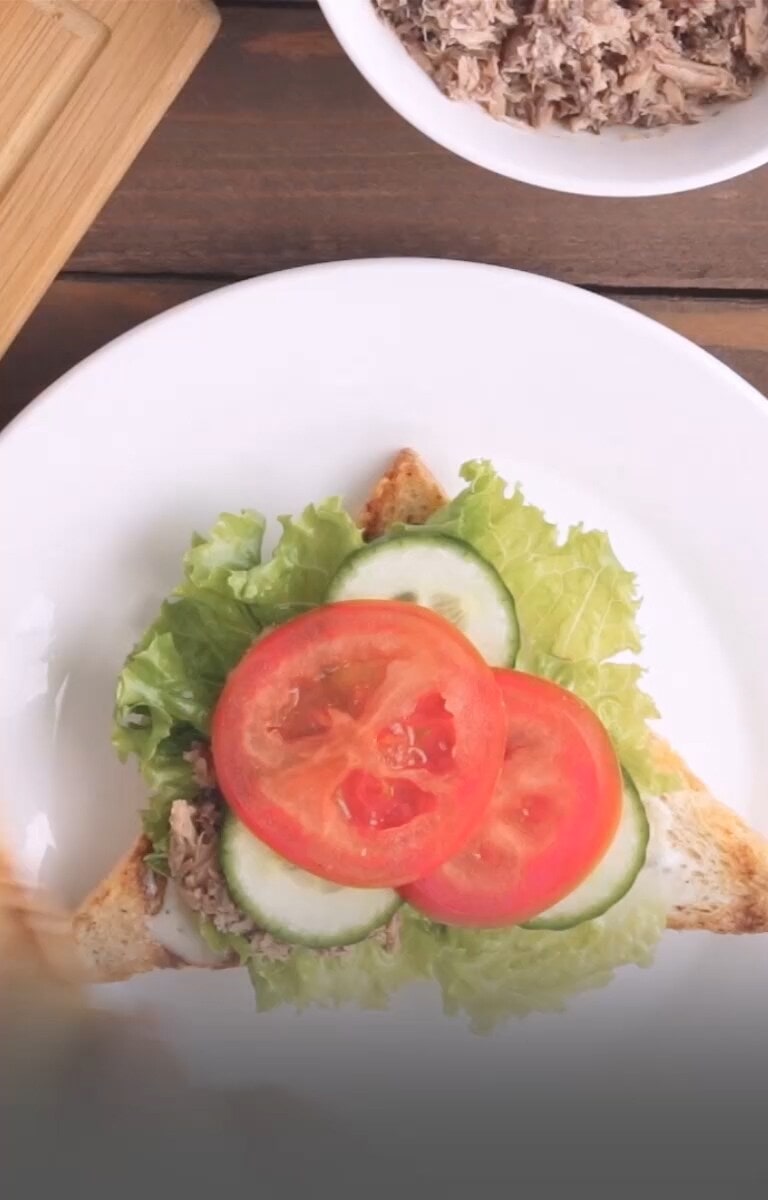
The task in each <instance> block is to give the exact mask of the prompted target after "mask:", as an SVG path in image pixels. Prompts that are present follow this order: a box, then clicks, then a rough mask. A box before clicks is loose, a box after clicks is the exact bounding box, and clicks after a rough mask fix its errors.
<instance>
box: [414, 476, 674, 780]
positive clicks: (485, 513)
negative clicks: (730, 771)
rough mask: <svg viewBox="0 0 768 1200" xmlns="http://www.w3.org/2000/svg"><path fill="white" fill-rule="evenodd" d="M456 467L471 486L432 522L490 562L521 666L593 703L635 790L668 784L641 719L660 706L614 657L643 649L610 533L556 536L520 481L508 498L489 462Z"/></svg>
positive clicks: (632, 590) (631, 584) (635, 601)
mask: <svg viewBox="0 0 768 1200" xmlns="http://www.w3.org/2000/svg"><path fill="white" fill-rule="evenodd" d="M461 473H462V477H463V478H464V479H466V480H467V483H468V486H467V487H466V488H465V489H464V490H463V491H462V492H460V493H459V495H458V496H457V497H456V499H455V500H452V501H451V502H450V503H449V504H447V505H446V506H445V508H443V509H441V510H440V511H439V512H437V513H435V514H434V516H433V517H432V518H431V519H430V521H429V525H430V526H431V527H432V528H435V529H440V530H441V531H442V532H444V533H447V534H449V535H450V536H453V537H457V538H461V539H462V540H463V541H466V542H469V543H470V545H472V546H473V547H474V548H475V549H476V550H477V551H478V552H479V553H480V554H482V555H483V557H484V558H486V559H488V561H489V562H491V563H492V564H493V565H494V566H495V567H496V569H497V571H498V572H499V574H500V575H501V577H502V579H503V580H504V582H505V583H506V585H507V587H508V588H509V590H510V592H511V593H512V595H513V596H514V598H515V605H516V607H517V614H518V618H519V620H520V628H521V634H522V645H521V652H520V657H519V661H518V667H520V668H521V669H522V670H525V671H530V672H532V673H533V674H535V675H544V676H546V677H547V678H549V679H552V680H554V681H555V682H556V683H559V684H560V685H561V686H562V687H567V688H569V689H570V690H571V691H573V692H575V693H576V694H577V695H578V696H580V697H581V699H582V700H584V701H585V702H586V703H587V704H589V705H590V706H591V707H592V708H593V709H594V711H595V712H596V713H597V715H598V716H599V717H600V719H601V720H602V721H603V724H604V725H605V726H606V728H607V729H608V732H609V733H610V735H611V737H612V739H613V742H614V745H615V747H616V752H617V754H618V755H619V758H620V759H621V761H622V762H623V764H624V766H625V767H626V768H627V770H628V771H629V772H630V773H631V774H632V776H633V778H634V779H635V781H636V783H637V786H638V787H639V788H640V790H641V791H645V792H646V793H654V792H655V793H658V792H659V791H661V790H663V789H664V788H665V787H669V786H670V785H673V784H674V782H675V781H674V780H672V779H670V777H669V776H668V775H662V774H660V773H659V772H657V771H656V770H655V769H654V767H653V764H652V761H651V755H650V752H649V751H650V740H651V730H650V727H649V725H648V721H649V720H652V719H653V718H654V717H657V716H658V712H657V710H656V706H655V705H654V703H653V701H652V700H651V699H650V697H649V696H647V695H646V694H645V692H643V691H642V689H641V687H640V681H641V679H642V676H643V671H642V668H641V667H640V666H639V665H638V664H637V663H631V662H630V663H617V662H614V661H612V660H613V659H614V657H615V656H616V655H619V654H622V653H624V652H627V651H629V652H632V653H636V652H637V651H639V650H640V648H641V642H640V635H639V633H638V629H637V612H638V609H639V605H640V601H639V598H638V596H637V591H636V584H635V577H634V575H632V574H631V573H630V572H629V571H626V570H625V569H624V568H623V567H622V566H621V564H620V563H619V562H618V560H617V558H616V556H615V554H614V552H613V549H612V547H611V543H610V540H609V538H608V535H607V534H605V533H600V532H597V531H585V530H584V529H583V528H582V526H581V525H575V526H573V527H572V528H571V529H570V530H569V531H568V534H567V536H566V537H565V538H564V539H562V540H559V539H558V536H557V530H556V528H555V526H554V525H552V524H550V522H549V521H547V519H546V517H545V516H544V514H543V512H542V511H541V509H538V508H536V507H535V506H534V505H532V504H528V503H526V501H525V500H524V498H523V495H522V492H521V491H520V489H519V488H516V489H515V490H514V492H513V493H512V494H511V495H507V491H506V484H505V482H504V480H503V479H502V478H501V477H500V476H499V475H497V473H496V472H495V471H494V469H493V467H492V466H491V465H490V463H488V462H471V463H467V464H466V465H465V466H464V467H463V468H462V472H461Z"/></svg>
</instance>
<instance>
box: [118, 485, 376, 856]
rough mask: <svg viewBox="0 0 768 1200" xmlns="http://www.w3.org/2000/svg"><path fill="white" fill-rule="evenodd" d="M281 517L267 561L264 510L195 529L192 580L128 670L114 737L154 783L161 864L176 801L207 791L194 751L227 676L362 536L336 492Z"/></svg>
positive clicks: (320, 590) (150, 815)
mask: <svg viewBox="0 0 768 1200" xmlns="http://www.w3.org/2000/svg"><path fill="white" fill-rule="evenodd" d="M281 524H282V527H283V533H282V537H281V538H280V541H279V542H278V545H277V547H276V549H275V552H274V555H273V556H272V558H271V559H270V560H269V561H268V562H266V563H263V564H262V562H261V550H262V542H263V537H264V528H265V523H264V519H263V517H261V516H260V515H259V514H258V513H255V512H250V511H246V512H242V513H239V514H232V513H224V514H223V515H222V516H221V517H219V519H218V521H217V522H216V524H215V525H214V527H213V529H212V530H211V532H210V534H209V535H208V537H206V538H203V537H200V536H199V535H195V536H194V538H193V540H192V544H191V547H190V549H189V550H188V551H187V554H186V556H185V558H184V579H183V581H182V582H181V584H180V585H179V586H178V587H177V588H176V590H175V591H174V592H173V594H172V595H171V596H170V597H169V598H168V599H167V600H166V601H165V603H164V604H163V605H162V607H161V609H160V615H159V616H158V618H157V620H156V621H155V622H154V623H153V624H152V625H151V626H150V628H149V629H148V630H147V632H146V633H145V635H144V637H143V638H142V639H141V641H140V642H139V644H138V645H137V646H136V648H135V649H134V651H133V653H132V654H130V655H129V657H128V659H127V661H126V663H125V666H124V667H123V670H122V672H121V673H120V677H119V679H118V683H117V695H116V701H115V719H114V726H113V742H114V745H115V747H116V749H117V751H118V753H119V755H120V757H121V758H122V759H126V758H127V757H128V756H129V755H135V756H136V758H137V759H138V762H139V766H140V769H141V772H142V776H143V778H144V780H145V782H146V783H147V786H148V788H149V793H150V802H149V806H148V808H147V810H146V811H145V813H144V814H143V819H144V829H145V831H146V833H147V835H148V836H149V837H150V838H151V840H152V842H153V845H154V850H155V857H154V859H153V862H154V864H155V865H156V866H157V867H158V869H160V870H164V869H165V855H166V852H167V848H168V817H169V813H170V806H171V804H172V803H173V800H174V799H176V798H179V797H189V796H193V795H194V794H195V791H196V790H197V785H196V784H195V781H194V776H193V772H192V768H191V766H190V765H189V763H187V762H186V761H185V759H184V757H183V755H184V752H185V751H186V750H189V749H190V747H191V746H192V745H193V744H194V742H196V741H200V740H204V739H205V738H207V736H208V733H209V727H210V719H211V715H212V713H213V709H214V707H215V704H216V700H217V699H218V696H219V694H220V692H221V689H222V688H223V686H224V683H225V681H226V678H227V675H228V674H229V672H230V671H231V670H232V668H233V667H234V666H235V665H236V664H237V663H238V662H239V661H240V659H241V658H242V656H243V655H244V654H245V652H246V650H247V649H248V647H249V646H250V645H251V643H252V642H253V641H254V640H255V639H256V638H257V637H259V636H260V635H261V634H262V633H263V632H264V630H265V629H266V628H268V627H270V626H273V625H276V624H278V623H280V622H281V621H285V620H287V619H288V618H289V617H291V616H293V615H294V614H295V613H297V612H300V611H302V610H303V609H305V608H308V607H311V606H312V605H313V604H317V603H319V602H320V601H321V600H322V599H323V598H324V596H325V592H326V590H327V586H328V581H329V579H330V578H331V577H332V576H333V575H334V574H335V572H336V570H337V569H338V567H339V566H340V565H341V563H342V562H343V561H344V559H345V558H346V557H347V556H348V555H349V554H350V553H351V552H352V551H353V550H356V549H357V547H358V546H359V545H360V544H361V542H362V537H361V534H360V532H359V530H358V529H357V527H356V526H355V524H354V522H353V521H352V519H351V517H349V516H348V515H347V514H346V513H345V512H344V510H343V508H342V506H341V504H340V502H339V501H338V500H336V499H331V500H329V501H327V502H326V503H325V504H320V505H312V506H310V507H309V508H307V509H306V510H305V512H304V513H302V515H301V516H300V517H299V518H298V519H297V520H292V519H290V518H287V517H285V518H283V519H282V521H281Z"/></svg>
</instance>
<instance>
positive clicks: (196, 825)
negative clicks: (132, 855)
mask: <svg viewBox="0 0 768 1200" xmlns="http://www.w3.org/2000/svg"><path fill="white" fill-rule="evenodd" d="M210 778H211V777H210V776H209V777H208V780H209V782H208V785H207V786H206V787H205V788H204V790H203V791H202V792H201V793H200V796H199V798H198V800H197V801H195V802H194V803H192V802H190V801H189V800H175V801H174V802H173V805H172V807H171V822H170V834H171V836H170V846H169V851H168V865H169V868H170V873H171V878H172V879H173V881H174V883H175V884H176V886H177V888H178V889H179V891H180V893H181V895H182V897H183V899H184V900H185V901H186V903H187V904H188V905H189V907H190V908H191V909H193V910H194V912H197V913H201V914H202V915H203V916H205V917H208V919H209V920H210V921H212V922H213V925H214V926H215V928H216V929H218V931H219V932H220V933H229V934H237V935H238V936H240V937H242V938H245V939H246V941H247V942H248V943H249V944H250V946H251V949H252V950H253V951H254V952H255V953H256V954H258V955H261V956H262V957H264V958H266V959H269V960H270V961H272V962H283V961H285V960H287V959H288V958H290V956H291V953H292V951H293V946H291V945H289V944H288V943H287V942H280V941H278V939H277V938H273V937H272V935H271V934H269V933H265V932H264V930H263V929H259V927H258V926H257V925H256V924H255V923H254V922H253V921H252V920H251V918H250V917H249V916H248V915H247V914H246V913H244V912H243V911H242V909H241V908H239V907H238V905H237V904H236V903H235V901H234V900H233V899H232V896H231V894H230V891H229V888H228V887H227V881H226V879H225V878H224V873H223V871H222V869H221V866H220V863H219V842H220V838H221V825H222V820H223V817H224V805H223V801H222V799H221V795H220V793H219V792H218V791H217V790H216V788H215V786H211V784H210ZM370 936H371V938H373V939H374V940H376V941H377V942H379V943H380V945H382V946H383V947H384V948H385V949H386V950H389V951H392V952H395V951H396V950H397V949H399V945H400V918H399V914H397V913H396V914H395V916H394V917H393V918H392V920H391V921H390V923H389V925H387V926H386V928H383V929H377V930H376V931H375V932H374V933H372V934H371V935H370ZM347 949H348V948H347V947H334V948H331V949H326V950H316V951H315V953H316V954H322V955H325V956H326V957H332V958H335V957H339V956H341V955H343V954H345V953H346V952H347Z"/></svg>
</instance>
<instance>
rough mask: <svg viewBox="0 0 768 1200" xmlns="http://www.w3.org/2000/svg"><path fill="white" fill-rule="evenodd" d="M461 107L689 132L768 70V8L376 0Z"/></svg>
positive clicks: (735, 1) (680, 1)
mask: <svg viewBox="0 0 768 1200" xmlns="http://www.w3.org/2000/svg"><path fill="white" fill-rule="evenodd" d="M373 4H374V5H375V7H376V8H377V9H378V11H379V12H380V13H381V14H382V16H383V17H384V18H385V19H386V20H387V21H388V23H389V24H390V25H391V26H392V28H393V29H394V30H395V32H396V33H397V34H398V36H399V37H400V38H401V40H402V41H403V42H404V44H405V45H406V47H407V48H408V50H409V51H410V53H411V54H412V55H413V57H414V58H415V59H416V61H417V62H418V63H419V64H420V65H421V66H422V67H424V68H425V70H427V71H428V72H429V73H430V75H431V76H432V77H433V79H434V80H435V82H436V83H437V85H438V87H439V88H440V89H441V90H442V91H443V92H444V93H445V94H446V95H447V96H449V97H450V98H451V99H453V100H469V101H474V102H476V103H478V104H480V105H482V107H483V108H485V109H486V111H487V112H489V113H490V114H491V116H493V117H496V118H498V119H501V120H512V121H524V122H526V123H527V124H529V125H533V126H535V127H541V126H543V125H546V124H548V123H549V122H551V121H557V122H559V123H560V124H562V125H565V126H566V127H567V128H569V129H573V130H590V131H592V132H599V131H600V130H601V129H602V128H604V127H605V126H607V125H634V126H639V127H645V128H647V127H651V126H659V125H670V124H690V123H692V122H695V121H697V120H699V119H700V118H701V116H702V115H703V113H704V110H705V108H706V106H707V105H711V104H713V103H715V102H717V101H722V100H743V99H746V98H747V97H748V96H750V95H751V94H752V90H753V88H754V85H755V83H756V82H757V80H758V79H760V78H761V77H762V76H764V75H765V74H766V72H768V0H373Z"/></svg>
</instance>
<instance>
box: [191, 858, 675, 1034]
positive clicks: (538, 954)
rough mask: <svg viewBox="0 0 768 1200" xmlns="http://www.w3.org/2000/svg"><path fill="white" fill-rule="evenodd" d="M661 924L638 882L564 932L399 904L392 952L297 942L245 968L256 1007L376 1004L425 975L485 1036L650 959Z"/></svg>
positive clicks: (658, 907) (371, 945)
mask: <svg viewBox="0 0 768 1200" xmlns="http://www.w3.org/2000/svg"><path fill="white" fill-rule="evenodd" d="M665 920H666V905H665V903H664V902H663V895H662V893H661V891H660V890H657V889H656V888H654V887H653V885H652V884H651V885H649V882H648V881H647V880H640V881H638V883H637V884H636V885H635V887H634V888H632V890H631V891H630V892H629V894H628V895H627V896H625V897H624V899H623V900H621V901H620V902H619V904H617V905H616V906H615V907H614V908H613V909H611V910H610V911H609V912H608V913H606V914H605V915H604V916H602V917H598V918H597V919H596V920H594V921H589V922H586V923H585V924H584V925H580V926H578V927H577V928H575V929H571V930H567V931H564V932H554V931H547V930H541V931H535V930H530V929H495V930H469V929H457V928H449V927H447V926H444V925H435V924H433V923H432V922H430V921H428V920H426V919H425V918H423V917H421V916H419V915H418V914H417V913H415V912H413V911H412V910H410V909H408V908H404V909H403V910H402V932H401V938H400V947H399V949H398V950H397V951H394V952H392V951H387V950H385V949H384V948H383V947H382V946H381V945H380V944H379V943H377V942H375V941H370V940H369V941H366V942H361V943H359V944H358V945H356V946H351V947H349V948H348V949H347V951H346V952H345V953H343V954H341V955H339V956H338V957H327V956H324V955H319V954H317V953H316V952H315V951H312V950H309V949H305V948H301V947H297V948H296V949H295V950H294V951H293V952H292V954H291V956H290V957H289V958H288V959H286V960H285V961H283V962H267V961H263V960H259V959H258V958H252V959H251V960H250V961H249V962H248V970H249V974H250V977H251V981H252V983H253V987H254V990H255V993H256V1004H257V1007H258V1009H259V1010H260V1011H265V1010H267V1009H272V1008H277V1007H279V1006H280V1005H283V1004H287V1005H290V1006H292V1007H294V1008H297V1009H299V1010H301V1009H305V1008H308V1007H315V1006H320V1007H334V1006H338V1005H343V1004H356V1005H358V1006H360V1007H363V1008H372V1009H377V1008H385V1007H386V1006H387V1003H388V1001H389V999H390V998H391V996H392V995H394V993H395V992H396V991H398V990H399V989H400V988H402V987H404V986H406V985H409V984H414V983H418V982H425V981H431V982H433V983H435V984H437V986H438V988H439V991H440V994H441V996H442V1002H443V1010H444V1012H445V1013H446V1014H448V1015H459V1014H465V1015H466V1016H467V1017H468V1018H469V1021H470V1025H471V1028H472V1029H473V1030H474V1031H475V1032H476V1033H489V1032H491V1031H492V1030H493V1029H494V1028H495V1027H496V1026H497V1025H499V1024H501V1023H502V1022H504V1021H506V1020H508V1019H509V1018H510V1017H521V1016H525V1015H527V1014H528V1013H531V1012H560V1011H562V1010H563V1009H564V1008H565V1005H566V1002H567V1000H568V999H569V998H570V997H571V996H573V995H575V994H577V993H579V992H583V991H588V990H590V989H593V988H598V987H603V986H604V985H605V984H607V983H608V982H609V981H610V979H611V978H612V975H613V973H614V972H615V971H616V970H617V969H618V968H619V967H621V966H624V965H626V964H630V963H634V964H636V965H639V966H648V965H650V963H651V962H652V959H653V950H654V947H655V945H656V943H657V941H658V939H659V938H660V936H661V934H662V932H663V930H664V925H665ZM236 940H237V939H230V940H227V939H226V938H223V937H222V935H221V934H216V935H215V940H214V941H213V942H212V944H213V945H214V946H215V948H217V949H220V948H223V947H224V946H227V945H229V946H234V948H235V949H238V947H237V946H236V945H234V942H235V941H236Z"/></svg>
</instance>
